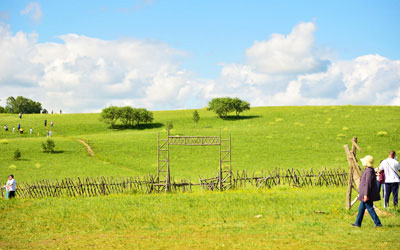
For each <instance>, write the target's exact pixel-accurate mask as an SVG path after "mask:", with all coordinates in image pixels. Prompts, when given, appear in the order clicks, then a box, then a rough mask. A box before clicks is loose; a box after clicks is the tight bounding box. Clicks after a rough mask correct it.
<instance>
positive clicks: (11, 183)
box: [4, 174, 17, 199]
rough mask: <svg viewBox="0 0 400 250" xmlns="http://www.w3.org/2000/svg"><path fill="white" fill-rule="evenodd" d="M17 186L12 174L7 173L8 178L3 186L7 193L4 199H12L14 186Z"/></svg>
mask: <svg viewBox="0 0 400 250" xmlns="http://www.w3.org/2000/svg"><path fill="white" fill-rule="evenodd" d="M16 186H17V182H16V181H15V180H14V175H12V174H11V175H9V176H8V180H7V183H6V185H5V186H4V188H5V189H6V191H8V195H7V194H6V195H7V198H6V199H12V198H14V197H15V188H16Z"/></svg>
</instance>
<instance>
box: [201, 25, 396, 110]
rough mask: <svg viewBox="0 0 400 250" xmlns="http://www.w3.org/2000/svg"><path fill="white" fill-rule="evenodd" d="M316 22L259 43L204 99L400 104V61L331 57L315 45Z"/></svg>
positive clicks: (377, 57)
mask: <svg viewBox="0 0 400 250" xmlns="http://www.w3.org/2000/svg"><path fill="white" fill-rule="evenodd" d="M315 30H316V27H315V24H314V23H299V24H298V25H296V26H295V27H294V28H293V30H292V31H291V33H290V34H288V35H286V36H285V35H281V34H273V35H271V36H270V38H269V39H268V40H265V41H260V42H259V41H255V42H254V44H253V45H252V46H251V47H249V48H248V49H246V51H245V53H244V58H245V63H244V64H225V65H223V69H222V72H221V75H220V77H219V78H218V79H216V80H215V81H214V82H212V83H209V86H208V88H204V96H205V97H207V98H212V97H215V96H221V95H229V96H239V97H242V98H245V99H247V100H249V101H250V102H251V103H252V104H254V105H335V104H385V105H396V104H397V103H398V102H399V98H398V96H399V95H398V93H397V92H396V91H397V90H398V89H400V67H399V65H400V61H399V60H390V59H388V58H385V57H382V56H380V55H364V56H360V57H357V58H355V59H354V60H349V61H341V60H334V59H329V58H330V55H329V54H321V51H324V49H321V48H316V46H315V44H314V32H315Z"/></svg>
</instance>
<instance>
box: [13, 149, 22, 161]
mask: <svg viewBox="0 0 400 250" xmlns="http://www.w3.org/2000/svg"><path fill="white" fill-rule="evenodd" d="M20 158H21V151H19V149H18V148H17V149H16V150H15V151H14V160H16V161H17V160H19V159H20Z"/></svg>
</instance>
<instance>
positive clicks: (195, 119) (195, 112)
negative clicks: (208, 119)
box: [192, 110, 200, 124]
mask: <svg viewBox="0 0 400 250" xmlns="http://www.w3.org/2000/svg"><path fill="white" fill-rule="evenodd" d="M192 119H193V121H194V123H196V124H197V123H198V122H199V120H200V115H199V112H197V110H195V111H193V117H192Z"/></svg>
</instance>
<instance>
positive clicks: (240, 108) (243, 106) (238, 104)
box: [232, 97, 250, 117]
mask: <svg viewBox="0 0 400 250" xmlns="http://www.w3.org/2000/svg"><path fill="white" fill-rule="evenodd" d="M232 106H233V109H234V110H235V112H236V116H237V117H239V114H240V113H242V112H244V111H246V110H250V103H248V102H246V101H242V100H240V99H239V98H237V97H236V98H234V99H233V100H232Z"/></svg>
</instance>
